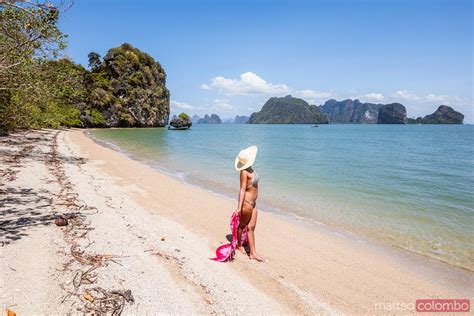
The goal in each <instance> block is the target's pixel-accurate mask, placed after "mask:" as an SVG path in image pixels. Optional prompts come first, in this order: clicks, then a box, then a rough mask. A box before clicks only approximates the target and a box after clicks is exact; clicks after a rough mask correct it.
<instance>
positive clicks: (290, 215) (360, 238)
mask: <svg viewBox="0 0 474 316" xmlns="http://www.w3.org/2000/svg"><path fill="white" fill-rule="evenodd" d="M94 130H96V129H90V130H89V129H88V130H84V134H85V135H86V136H87V137H88V138H90V139H91V140H93V141H94V142H95V143H96V144H98V145H99V146H102V147H106V148H109V149H111V150H113V151H115V152H117V153H119V154H121V155H123V156H124V157H126V158H127V159H130V160H133V161H136V162H138V163H141V164H144V165H147V166H148V167H150V168H151V169H153V170H155V171H156V172H159V173H161V174H164V175H166V176H169V177H172V178H174V179H176V180H178V181H180V182H181V183H182V184H184V185H188V186H192V187H194V188H196V189H200V190H203V191H206V192H209V193H211V194H214V195H216V196H217V197H219V198H224V199H227V200H229V201H232V202H234V203H236V199H235V198H233V197H232V196H231V194H230V192H223V191H221V192H217V191H215V190H214V189H213V188H212V187H210V186H206V184H205V182H204V181H203V182H199V180H197V181H195V182H193V181H191V180H188V179H186V175H185V174H184V173H183V172H181V171H178V170H174V169H172V168H170V167H166V166H164V165H162V164H160V163H159V162H156V161H147V160H143V159H141V158H139V157H136V156H135V155H134V154H132V153H129V152H127V151H126V150H124V149H122V148H121V147H119V146H117V145H115V144H113V143H111V142H108V141H106V140H103V139H100V138H97V137H95V136H94V135H92V134H91V133H90V131H94ZM259 205H260V206H259V210H260V211H263V212H267V213H270V214H273V215H276V216H279V217H281V218H283V219H286V220H289V221H291V222H293V223H296V224H298V225H304V226H306V227H310V228H313V229H323V230H326V231H327V232H328V233H332V234H340V235H342V236H344V237H346V238H350V239H354V241H356V242H364V243H367V245H368V246H369V247H374V248H377V249H378V251H382V252H386V253H388V254H392V255H396V256H400V257H401V258H403V257H404V256H405V257H406V258H405V259H407V260H409V261H414V262H417V261H418V260H421V261H423V260H427V261H429V262H431V263H433V264H440V265H441V266H442V265H446V267H447V268H454V269H456V270H457V269H459V270H460V271H464V272H467V273H473V272H474V270H471V269H469V268H467V267H463V266H458V265H455V264H453V263H450V262H448V261H444V260H442V259H441V258H436V257H430V256H429V255H427V254H424V253H420V252H417V251H414V250H411V249H408V248H404V247H401V246H398V245H396V244H393V243H389V242H388V241H386V240H383V239H377V238H376V237H374V236H369V235H367V234H365V235H364V234H363V233H360V232H359V233H358V232H352V231H348V230H344V228H343V227H338V226H332V225H330V224H327V223H324V222H321V221H318V220H316V219H313V218H310V217H307V216H303V215H298V214H296V213H294V212H291V210H283V209H280V208H278V207H274V206H270V205H268V204H266V203H265V202H263V203H260V204H259Z"/></svg>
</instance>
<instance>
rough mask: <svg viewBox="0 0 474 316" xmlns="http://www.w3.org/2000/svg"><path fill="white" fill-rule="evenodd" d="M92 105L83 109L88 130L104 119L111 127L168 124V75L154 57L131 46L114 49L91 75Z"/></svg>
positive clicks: (83, 116) (104, 122)
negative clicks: (95, 117) (98, 117)
mask: <svg viewBox="0 0 474 316" xmlns="http://www.w3.org/2000/svg"><path fill="white" fill-rule="evenodd" d="M90 79H91V80H90V81H91V87H90V91H91V92H90V104H91V106H92V109H90V108H86V109H82V116H81V118H82V119H83V121H84V122H85V125H86V126H95V125H97V124H94V119H93V117H91V113H92V111H95V115H96V116H99V115H100V116H102V117H103V124H101V125H104V126H108V127H115V126H120V127H152V126H165V125H166V123H168V118H169V113H170V107H169V99H170V93H169V91H168V89H167V88H166V74H165V71H164V69H163V68H162V67H161V65H160V64H159V63H158V62H156V61H155V60H154V59H153V58H152V57H151V56H150V55H148V54H146V53H144V52H141V51H140V50H138V49H137V48H134V47H133V46H132V45H130V44H122V45H121V46H119V47H116V48H112V49H110V50H109V51H108V53H107V55H106V56H105V57H104V60H103V62H102V64H100V65H98V66H96V67H95V68H93V69H92V71H91V75H90Z"/></svg>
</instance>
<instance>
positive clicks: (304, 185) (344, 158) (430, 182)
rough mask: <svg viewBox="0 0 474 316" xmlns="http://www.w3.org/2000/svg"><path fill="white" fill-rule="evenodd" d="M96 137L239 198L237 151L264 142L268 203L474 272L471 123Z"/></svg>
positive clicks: (101, 133) (212, 128) (223, 128)
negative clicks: (235, 163)
mask: <svg viewBox="0 0 474 316" xmlns="http://www.w3.org/2000/svg"><path fill="white" fill-rule="evenodd" d="M92 136H93V137H95V138H97V139H99V140H102V141H105V142H108V143H109V144H111V145H114V146H116V147H117V148H118V149H120V150H122V151H123V152H125V153H127V154H128V155H129V156H131V157H132V158H134V159H138V160H141V161H144V162H146V163H148V164H150V165H152V166H153V167H156V168H158V169H161V170H166V171H168V172H170V173H173V174H175V175H178V176H179V177H181V178H182V179H183V180H184V181H186V182H190V183H192V184H195V185H199V186H202V187H205V188H207V189H210V190H212V191H215V192H217V193H221V194H225V195H228V196H231V197H235V198H236V195H237V192H238V185H239V175H238V172H237V171H235V170H234V159H235V156H236V155H237V153H238V152H239V150H240V149H242V148H244V147H247V146H250V145H257V146H258V156H257V160H256V163H255V169H256V170H257V171H258V173H259V176H260V179H261V180H260V192H259V201H258V203H259V205H260V206H261V208H263V209H267V210H270V211H272V210H273V211H276V212H280V213H284V214H293V215H297V216H299V217H303V218H306V219H308V220H311V221H316V222H319V223H323V224H325V225H327V226H330V227H334V228H336V229H341V230H344V231H349V232H352V233H355V234H358V235H362V236H365V237H368V238H371V239H376V240H379V241H383V242H385V243H388V244H391V245H393V246H397V247H401V248H404V249H406V250H410V251H413V252H416V253H419V254H423V255H426V256H428V257H431V258H436V259H439V260H441V261H444V262H447V263H450V264H453V265H456V266H459V267H463V268H466V269H469V270H471V271H473V270H474V266H473V262H474V247H473V244H474V242H473V240H474V198H473V197H474V126H473V125H456V126H455V125H452V126H450V125H431V126H429V125H405V126H402V125H320V126H319V127H318V128H315V127H311V126H309V125H230V124H223V125H198V126H193V128H192V129H191V130H188V131H168V130H166V129H164V128H163V129H111V130H105V129H104V130H95V131H93V132H92ZM229 211H231V210H229Z"/></svg>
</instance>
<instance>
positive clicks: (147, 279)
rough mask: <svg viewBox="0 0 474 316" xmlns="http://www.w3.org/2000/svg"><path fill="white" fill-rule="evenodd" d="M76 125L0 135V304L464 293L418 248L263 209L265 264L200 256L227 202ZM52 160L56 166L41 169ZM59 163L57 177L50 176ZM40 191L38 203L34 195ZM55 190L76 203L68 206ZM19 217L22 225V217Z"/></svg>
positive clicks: (337, 310)
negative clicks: (62, 222) (120, 297)
mask: <svg viewBox="0 0 474 316" xmlns="http://www.w3.org/2000/svg"><path fill="white" fill-rule="evenodd" d="M86 131H87V130H62V131H57V130H41V131H30V132H27V133H25V134H16V135H12V136H11V137H9V138H7V139H3V140H2V143H1V144H0V147H1V148H0V150H2V152H3V153H4V154H5V155H4V156H3V158H5V157H6V158H7V159H6V160H5V164H4V165H2V166H1V169H2V170H3V174H4V175H10V174H14V175H15V176H14V177H10V178H5V179H4V181H2V188H1V189H2V193H5V195H4V197H3V196H0V202H2V203H0V210H1V211H2V212H4V214H6V217H5V218H3V219H2V225H4V224H6V225H7V226H8V225H10V226H11V227H10V226H8V227H7V228H8V229H9V230H8V232H9V233H11V234H12V235H13V234H15V235H14V236H18V238H13V239H6V240H9V242H8V243H7V244H4V245H3V247H2V252H1V254H0V255H1V257H2V260H0V262H1V265H2V268H3V271H5V274H4V277H3V280H2V281H3V282H2V284H0V285H1V287H2V291H1V292H2V293H3V294H2V296H1V297H0V305H2V306H3V307H5V308H10V309H12V310H13V311H15V312H17V313H20V314H32V313H38V312H39V311H41V312H44V313H46V312H50V313H58V312H61V313H68V312H69V313H77V312H78V311H82V312H84V311H87V310H89V311H90V308H91V307H94V306H95V305H94V303H93V302H91V301H90V300H87V299H85V296H84V295H85V294H88V293H91V294H92V295H93V296H94V297H95V298H96V300H97V297H96V295H97V293H96V292H93V288H95V287H101V288H103V289H105V290H110V291H112V290H116V291H125V290H130V291H131V295H133V298H134V303H133V302H131V303H130V302H129V301H127V302H126V303H125V305H124V307H123V308H124V314H146V313H152V314H156V313H171V314H176V313H198V314H213V313H217V314H230V315H235V314H256V313H259V314H261V313H264V314H302V315H312V314H327V315H338V314H386V313H391V314H398V313H399V314H407V313H415V311H414V310H406V309H402V310H393V309H391V306H392V305H390V304H393V303H394V302H398V303H404V304H412V305H413V304H414V302H415V300H416V299H420V298H472V297H474V289H473V287H472V284H474V276H473V274H472V273H469V272H466V271H464V270H460V269H458V268H455V267H452V266H448V265H446V264H443V263H441V262H430V260H426V259H425V258H417V257H416V256H413V258H412V260H406V257H407V256H406V253H404V252H401V251H400V252H399V251H396V250H395V249H389V248H387V247H381V248H377V247H376V245H373V244H369V243H367V242H364V241H362V240H357V239H354V238H349V237H347V236H343V235H341V234H337V233H335V232H334V231H331V230H329V229H328V228H327V227H324V226H321V227H319V229H317V228H318V227H311V225H306V224H304V223H301V222H298V221H296V220H295V221H293V220H291V219H290V218H285V217H283V216H280V215H278V214H273V213H270V212H264V211H261V212H259V219H258V224H257V228H256V241H257V249H258V250H259V252H260V253H261V254H262V255H263V256H265V257H266V258H267V259H269V262H268V263H257V262H254V261H251V260H249V259H248V258H247V257H246V256H244V255H242V254H240V253H238V254H237V255H236V258H235V260H234V261H233V262H231V263H219V262H213V261H210V260H209V257H212V256H213V254H214V250H215V248H216V247H217V246H219V245H221V244H222V243H227V242H228V241H227V239H226V236H227V235H228V234H229V233H230V232H229V217H230V213H231V211H232V210H233V207H235V205H234V204H235V201H234V200H232V199H229V198H225V197H223V196H218V195H216V194H214V193H212V192H209V191H206V190H203V189H201V188H198V187H195V186H192V185H189V184H185V183H183V182H182V181H180V180H179V179H176V178H175V177H172V176H170V175H166V174H163V173H160V172H159V171H157V170H156V169H153V168H152V167H150V166H148V165H146V164H144V163H142V162H139V161H136V160H132V159H131V158H129V157H126V156H125V155H124V154H121V153H120V152H117V151H115V150H113V149H110V148H107V147H104V146H102V145H99V144H98V143H96V142H95V141H94V140H92V139H91V138H89V137H88V136H87V135H85V132H86ZM25 138H28V139H29V141H28V142H26V145H25V144H22V140H23V139H25ZM36 139H37V140H36ZM25 148H26V149H28V150H29V152H28V153H27V152H26V151H25ZM56 152H57V153H56ZM20 154H23V156H24V157H23V158H22V160H21V161H20V162H18V161H17V160H15V159H17V158H15V157H19V155H20ZM53 158H54V160H55V161H56V162H55V165H54V166H55V168H52V167H51V166H49V167H48V164H49V162H48V161H51V159H53ZM4 167H5V168H7V169H5V168H4ZM58 170H59V171H61V172H59V174H60V177H56V178H54V177H52V176H51V175H50V174H49V172H53V174H55V173H58V172H57V171H58ZM64 183H67V186H66V189H67V190H66V191H65V192H66V193H67V194H66V195H64V194H63V193H64V192H63V190H64V188H63V190H61V186H60V185H59V184H64ZM33 194H34V195H33ZM61 194H62V195H61ZM37 195H38V196H39V197H41V199H31V196H33V197H35V196H37ZM58 195H59V196H63V197H65V198H67V199H71V198H73V200H74V201H75V203H73V204H70V205H69V206H64V205H63V204H61V203H58V201H57V196H58ZM18 197H19V200H18V202H15V203H16V204H11V203H14V202H11V201H16V198H18ZM9 201H10V202H9ZM44 201H48V202H47V203H45V202H44ZM9 203H10V204H9ZM75 205H79V206H80V207H77V206H75ZM82 206H84V207H82ZM66 208H67V209H66ZM32 210H33V211H32ZM25 212H28V214H30V212H31V214H30V215H28V216H29V217H26V218H28V219H29V221H32V223H30V222H26V224H25V221H24V218H25ZM63 212H65V213H67V214H72V213H77V214H79V216H80V219H81V223H82V224H81V225H82V226H79V227H83V226H84V227H83V229H84V231H85V233H84V234H85V235H84V236H83V237H81V235H82V233H81V235H77V234H71V230H70V229H73V230H72V232H74V227H76V222H75V220H74V219H72V226H71V227H69V226H66V227H63V228H60V227H57V226H55V225H54V221H52V219H54V216H56V215H57V214H58V213H59V214H61V213H63ZM36 217H39V218H40V219H41V222H40V224H41V225H37V224H36V222H35V221H33V219H34V218H36ZM30 218H33V219H30ZM313 226H314V225H313ZM10 228H11V229H10ZM81 232H82V231H81ZM4 237H5V236H2V240H3V238H4ZM6 237H7V238H8V236H6ZM71 240H72V241H73V242H74V244H76V245H77V246H78V247H79V250H80V251H81V253H82V254H81V255H80V256H79V257H78V255H77V252H76V253H75V252H74V251H73V248H71V246H70V245H71ZM25 254H28V255H26V256H25ZM97 256H99V258H105V259H103V261H102V264H101V265H99V266H97V267H95V270H94V274H95V275H96V277H95V278H92V279H91V280H89V281H91V282H92V283H90V284H89V283H88V282H84V283H82V282H80V283H79V285H77V284H76V282H75V281H74V280H73V279H75V278H76V277H75V276H77V275H78V273H82V275H84V273H86V271H87V268H88V267H90V266H88V265H86V266H84V265H83V264H81V262H78V261H77V259H78V258H79V259H80V260H83V259H84V258H96V257H97ZM81 258H82V259H81ZM74 260H75V261H74ZM104 260H105V261H104ZM35 262H41V263H42V264H41V265H40V266H39V267H38V265H37V264H35ZM71 262H72V263H71ZM86 274H87V273H86ZM81 280H82V277H81ZM31 284H34V285H35V286H31ZM6 285H8V286H9V287H10V288H9V290H8V291H7V290H6V289H7V288H6ZM73 285H74V286H73ZM76 285H77V286H76ZM4 287H5V288H4ZM71 288H72V289H71ZM71 290H73V292H71ZM68 293H74V295H70V294H68ZM26 302H28V304H27V303H26Z"/></svg>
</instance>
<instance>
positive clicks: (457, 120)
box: [408, 105, 464, 124]
mask: <svg viewBox="0 0 474 316" xmlns="http://www.w3.org/2000/svg"><path fill="white" fill-rule="evenodd" d="M463 121H464V115H463V114H462V113H459V112H457V111H455V110H454V109H453V108H452V107H450V106H447V105H440V106H439V107H438V109H437V110H436V111H435V112H434V113H433V114H429V115H426V116H425V117H423V118H421V117H418V118H416V119H412V118H410V119H408V123H409V124H462V123H463Z"/></svg>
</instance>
